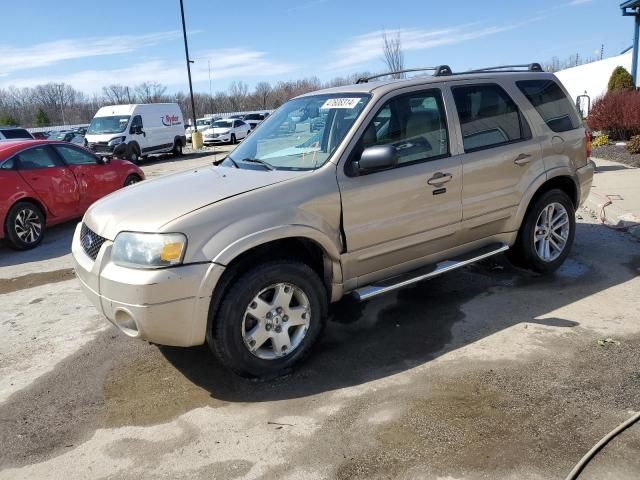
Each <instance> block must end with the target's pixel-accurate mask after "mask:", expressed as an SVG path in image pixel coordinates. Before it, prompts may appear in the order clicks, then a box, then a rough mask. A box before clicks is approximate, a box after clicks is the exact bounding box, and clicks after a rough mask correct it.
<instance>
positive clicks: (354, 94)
mask: <svg viewBox="0 0 640 480" xmlns="http://www.w3.org/2000/svg"><path fill="white" fill-rule="evenodd" d="M353 97H359V98H363V99H365V103H364V105H363V106H362V109H361V110H360V112H359V113H358V114H357V116H356V118H355V119H354V121H353V123H352V124H351V126H350V127H349V129H348V130H347V131H346V132H345V134H344V136H343V137H342V139H341V140H340V142H339V143H338V144H337V145H336V147H335V148H334V149H333V151H332V152H331V153H330V154H329V155H328V156H327V158H326V160H325V161H324V162H323V163H321V164H319V165H316V166H314V167H312V168H304V167H295V166H294V167H292V166H280V165H273V164H270V165H271V166H272V167H273V169H274V170H283V171H295V172H312V171H315V170H318V169H320V168H322V167H324V166H325V165H327V164H329V163H332V160H333V158H334V155H335V154H336V152H337V151H338V150H340V147H342V146H343V145H345V142H346V141H347V139H348V138H349V132H350V131H351V130H352V129H353V128H354V126H356V124H358V122H359V121H360V120H361V119H362V118H363V114H365V112H366V110H367V107H368V106H369V104H370V102H371V99H372V97H373V95H372V94H371V93H368V92H340V93H318V94H306V95H301V96H298V97H294V98H292V99H290V100H288V101H287V102H285V103H284V104H282V105H281V106H280V107H279V108H278V109H276V110H275V111H274V112H272V113H271V114H270V115H269V116H268V117H266V118H265V119H264V120H263V121H262V122H263V123H265V122H268V121H270V120H271V119H272V118H275V117H276V115H277V114H278V112H279V111H280V110H281V109H282V108H284V107H285V106H286V105H287V104H288V103H289V102H294V101H300V100H310V99H313V98H320V99H321V98H326V99H329V98H353ZM232 153H233V152H232ZM227 158H229V160H230V161H231V162H239V160H236V159H235V158H234V157H232V156H231V154H229V155H227ZM225 160H226V159H225ZM240 163H241V162H240ZM221 165H222V164H221Z"/></svg>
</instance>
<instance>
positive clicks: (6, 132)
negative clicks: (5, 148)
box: [0, 127, 33, 140]
mask: <svg viewBox="0 0 640 480" xmlns="http://www.w3.org/2000/svg"><path fill="white" fill-rule="evenodd" d="M16 139H33V135H31V134H30V133H29V131H28V130H26V129H25V128H20V127H0V140H16Z"/></svg>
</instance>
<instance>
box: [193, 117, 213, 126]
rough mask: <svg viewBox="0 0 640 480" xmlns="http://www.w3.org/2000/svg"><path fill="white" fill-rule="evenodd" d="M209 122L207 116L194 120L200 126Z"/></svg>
mask: <svg viewBox="0 0 640 480" xmlns="http://www.w3.org/2000/svg"><path fill="white" fill-rule="evenodd" d="M210 123H211V120H209V119H208V118H205V119H203V120H197V121H196V125H197V126H199V127H202V126H203V125H209V124H210Z"/></svg>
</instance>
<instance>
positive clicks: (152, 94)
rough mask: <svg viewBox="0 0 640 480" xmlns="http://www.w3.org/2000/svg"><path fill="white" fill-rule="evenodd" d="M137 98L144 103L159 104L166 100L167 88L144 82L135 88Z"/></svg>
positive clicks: (159, 84) (155, 83)
mask: <svg viewBox="0 0 640 480" xmlns="http://www.w3.org/2000/svg"><path fill="white" fill-rule="evenodd" d="M134 91H135V94H136V97H137V98H138V100H139V101H140V102H142V103H158V102H162V101H163V100H165V99H166V95H165V93H166V92H167V87H165V86H164V85H162V84H161V83H157V82H143V83H141V84H140V85H137V86H136V87H135V88H134Z"/></svg>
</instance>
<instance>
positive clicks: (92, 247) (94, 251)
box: [80, 223, 107, 260]
mask: <svg viewBox="0 0 640 480" xmlns="http://www.w3.org/2000/svg"><path fill="white" fill-rule="evenodd" d="M106 240H107V239H106V238H102V237H101V236H100V235H98V234H97V233H95V232H94V231H93V230H91V229H90V228H89V227H87V226H86V225H85V224H84V223H83V224H82V228H80V243H81V244H82V248H83V249H84V251H85V253H86V254H87V255H89V256H90V257H91V258H92V259H94V260H95V259H96V257H97V256H98V252H99V251H100V247H102V244H103V243H104V242H105V241H106Z"/></svg>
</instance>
